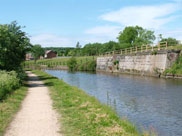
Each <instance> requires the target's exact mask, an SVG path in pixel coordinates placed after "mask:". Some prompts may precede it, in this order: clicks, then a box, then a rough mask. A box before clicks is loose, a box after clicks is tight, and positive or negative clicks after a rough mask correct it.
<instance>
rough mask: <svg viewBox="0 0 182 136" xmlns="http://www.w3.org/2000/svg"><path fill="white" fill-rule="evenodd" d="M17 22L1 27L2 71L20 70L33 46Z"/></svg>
mask: <svg viewBox="0 0 182 136" xmlns="http://www.w3.org/2000/svg"><path fill="white" fill-rule="evenodd" d="M21 29H22V27H21V26H18V25H17V22H15V21H14V22H12V23H11V24H5V25H0V69H2V70H7V71H11V70H16V71H17V70H18V69H19V68H20V67H21V63H22V62H23V61H24V60H25V55H26V52H27V51H29V50H30V48H31V44H30V40H29V38H28V37H27V34H26V33H25V32H23V31H22V30H21Z"/></svg>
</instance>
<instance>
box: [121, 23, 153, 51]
mask: <svg viewBox="0 0 182 136" xmlns="http://www.w3.org/2000/svg"><path fill="white" fill-rule="evenodd" d="M155 38H156V37H155V35H154V31H150V30H147V29H143V28H142V27H139V26H135V27H133V26H129V27H126V28H125V29H124V30H123V31H121V32H120V33H119V36H118V41H119V44H120V45H121V48H128V47H134V46H141V45H143V44H144V45H147V44H151V43H152V42H153V41H154V40H155Z"/></svg>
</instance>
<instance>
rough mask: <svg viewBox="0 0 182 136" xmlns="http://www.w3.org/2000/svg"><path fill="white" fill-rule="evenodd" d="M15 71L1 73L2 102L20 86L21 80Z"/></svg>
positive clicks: (0, 95)
mask: <svg viewBox="0 0 182 136" xmlns="http://www.w3.org/2000/svg"><path fill="white" fill-rule="evenodd" d="M17 76H18V75H17V73H16V72H15V71H11V72H6V71H0V101H1V100H2V99H3V98H4V97H5V96H6V95H7V94H9V93H11V92H13V90H15V89H16V88H18V87H19V86H20V80H19V78H17Z"/></svg>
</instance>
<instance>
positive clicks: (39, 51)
mask: <svg viewBox="0 0 182 136" xmlns="http://www.w3.org/2000/svg"><path fill="white" fill-rule="evenodd" d="M31 52H32V55H33V57H34V61H35V63H36V61H37V60H38V59H39V58H40V56H44V53H45V51H44V49H43V48H42V47H41V45H39V44H36V45H34V46H33V47H32V49H31Z"/></svg>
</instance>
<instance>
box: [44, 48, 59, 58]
mask: <svg viewBox="0 0 182 136" xmlns="http://www.w3.org/2000/svg"><path fill="white" fill-rule="evenodd" d="M55 57H57V52H54V51H52V50H48V51H46V52H45V59H51V58H55Z"/></svg>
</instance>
